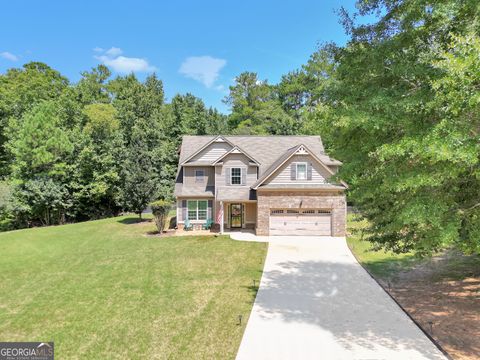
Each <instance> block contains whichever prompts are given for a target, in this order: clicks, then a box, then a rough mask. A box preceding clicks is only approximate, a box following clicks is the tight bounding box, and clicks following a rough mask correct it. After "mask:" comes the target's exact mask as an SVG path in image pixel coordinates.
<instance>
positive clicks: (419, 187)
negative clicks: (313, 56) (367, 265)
mask: <svg viewBox="0 0 480 360" xmlns="http://www.w3.org/2000/svg"><path fill="white" fill-rule="evenodd" d="M358 8H359V15H366V14H370V13H377V14H382V15H381V16H380V18H379V19H378V21H377V22H374V23H373V24H367V25H357V24H356V23H355V22H354V21H353V20H352V19H351V18H350V17H349V16H348V14H346V13H345V12H344V13H343V22H344V24H345V25H346V28H347V30H348V31H349V32H350V33H351V40H350V41H349V43H348V44H347V45H346V46H345V47H343V48H341V47H330V48H324V49H322V53H323V54H327V56H326V57H324V58H325V59H334V64H333V66H331V64H330V63H329V62H324V63H323V67H324V68H328V69H329V71H327V72H326V73H327V74H328V76H327V77H326V80H325V81H326V87H324V88H323V95H322V100H323V102H322V103H321V106H320V110H319V116H318V118H317V119H316V120H315V121H317V126H318V127H317V128H318V129H320V131H321V134H322V135H323V136H324V139H325V143H326V144H327V145H330V150H331V151H332V152H333V156H335V157H337V158H339V159H342V161H343V162H344V166H343V167H342V170H341V172H340V174H339V175H340V177H342V178H343V179H345V180H346V181H347V182H348V183H349V184H350V185H351V191H350V193H349V196H350V199H351V200H352V201H353V202H354V203H355V205H356V206H357V207H358V208H359V209H360V210H361V212H362V214H363V215H364V216H365V217H366V218H367V219H368V220H369V221H370V223H371V227H370V228H369V229H368V232H369V234H370V235H371V237H370V239H371V240H372V241H374V242H375V243H376V244H377V246H379V247H384V248H386V249H391V250H394V251H397V252H404V251H409V250H414V251H416V252H417V253H418V254H420V255H426V254H429V253H431V252H433V251H436V250H438V249H440V248H442V247H444V246H447V245H451V244H458V243H461V248H462V249H463V250H465V251H476V252H478V243H479V239H480V238H479V237H478V214H477V212H476V209H477V207H475V206H476V204H475V201H472V199H471V196H477V198H478V175H477V173H476V171H475V169H477V168H478V165H479V164H478V162H479V155H478V154H479V149H478V132H476V130H475V126H476V125H475V124H477V120H476V119H477V118H476V116H474V114H475V111H477V112H478V107H477V103H478V102H477V101H476V94H475V91H474V90H473V89H474V85H473V84H475V81H474V80H473V79H475V75H471V74H475V71H476V70H475V69H477V68H476V64H477V63H478V57H477V60H475V59H474V56H473V57H472V56H468V54H470V53H474V52H475V51H478V49H477V48H474V47H470V48H468V47H464V49H462V50H460V49H459V48H458V46H459V45H458V44H456V40H455V39H457V37H464V36H465V35H466V34H468V33H470V32H473V34H475V36H476V35H477V34H478V27H477V28H475V26H477V25H474V24H478V20H479V16H478V15H479V14H478V12H479V9H478V6H477V4H476V3H475V2H468V1H456V0H448V1H441V2H430V3H429V4H428V6H426V5H425V2H423V1H421V0H394V1H383V0H376V1H366V2H359V3H358ZM470 24H473V25H470ZM452 44H453V45H452ZM449 54H450V55H449ZM454 60H455V61H454ZM320 64H321V65H322V63H321V62H320ZM467 64H468V65H467ZM462 66H465V67H468V69H469V70H468V71H472V73H468V74H466V75H464V76H463V77H462V76H461V75H459V74H463V70H460V69H462ZM320 68H321V67H320ZM477 74H478V73H477ZM470 76H471V77H470ZM477 79H478V78H477ZM324 84H325V82H324ZM461 86H464V88H463V89H462V90H460V87H461ZM439 90H441V91H439ZM455 93H456V94H457V96H458V97H457V99H460V98H461V100H459V101H458V102H456V103H455V104H454V105H451V104H450V98H451V97H453V94H455ZM459 104H462V105H459ZM467 104H468V105H467ZM326 114H328V115H329V116H326ZM314 127H315V126H312V127H311V128H314ZM477 130H478V128H477Z"/></svg>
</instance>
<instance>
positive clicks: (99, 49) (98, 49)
mask: <svg viewBox="0 0 480 360" xmlns="http://www.w3.org/2000/svg"><path fill="white" fill-rule="evenodd" d="M93 51H95V52H104V51H105V50H104V49H103V48H101V47H98V46H97V47H94V48H93Z"/></svg>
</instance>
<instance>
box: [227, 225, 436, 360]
mask: <svg viewBox="0 0 480 360" xmlns="http://www.w3.org/2000/svg"><path fill="white" fill-rule="evenodd" d="M231 235H232V236H233V237H234V238H236V239H241V240H247V241H249V240H250V241H255V236H253V235H248V234H247V235H242V234H231ZM257 240H260V241H266V240H268V241H269V242H270V245H269V250H268V255H267V259H266V263H265V268H264V272H263V276H262V280H261V284H260V289H259V292H258V294H257V297H256V300H255V304H254V306H253V310H252V314H251V315H250V319H249V321H248V324H247V328H246V330H245V334H244V336H243V339H242V342H241V345H240V349H239V351H238V354H237V360H244V359H248V360H255V359H272V360H280V359H302V360H307V359H316V360H317V359H349V360H350V359H388V360H394V359H402V360H405V359H445V357H444V355H443V354H442V353H441V352H440V351H439V350H438V349H437V348H436V347H435V345H434V344H433V343H432V342H431V341H430V340H429V339H428V338H427V337H426V336H425V335H424V334H423V333H422V331H421V330H420V329H419V328H418V327H417V326H416V325H415V324H414V323H413V322H412V321H411V320H410V318H408V316H407V315H406V314H405V313H404V312H403V311H402V310H401V309H400V308H399V307H398V306H397V304H396V303H395V302H394V301H393V300H392V299H391V298H390V297H389V296H388V295H387V294H386V293H385V292H384V291H383V289H382V288H381V287H380V286H379V285H378V284H377V283H376V282H375V281H374V280H373V279H372V278H371V277H370V276H369V275H368V274H367V272H366V271H365V270H364V269H363V268H362V267H361V266H360V265H359V264H358V262H357V261H356V259H355V258H354V257H353V255H352V254H351V252H350V250H349V249H348V247H347V245H346V241H345V239H344V238H330V237H270V238H260V239H257Z"/></svg>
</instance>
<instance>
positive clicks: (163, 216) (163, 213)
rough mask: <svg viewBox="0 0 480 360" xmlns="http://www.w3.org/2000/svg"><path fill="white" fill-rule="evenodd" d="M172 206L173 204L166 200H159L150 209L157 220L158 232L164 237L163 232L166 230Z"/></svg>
mask: <svg viewBox="0 0 480 360" xmlns="http://www.w3.org/2000/svg"><path fill="white" fill-rule="evenodd" d="M170 206H171V203H170V202H168V201H165V200H157V201H154V202H152V203H151V204H150V207H151V208H152V214H153V216H154V219H155V225H156V226H157V230H158V233H159V234H160V235H162V233H163V230H164V229H165V224H166V221H167V216H168V211H169V210H170Z"/></svg>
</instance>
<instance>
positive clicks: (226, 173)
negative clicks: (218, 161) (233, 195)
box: [225, 167, 230, 185]
mask: <svg viewBox="0 0 480 360" xmlns="http://www.w3.org/2000/svg"><path fill="white" fill-rule="evenodd" d="M225 185H230V168H228V167H227V168H225Z"/></svg>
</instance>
